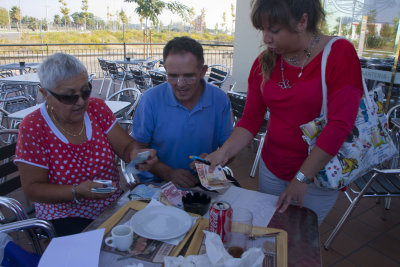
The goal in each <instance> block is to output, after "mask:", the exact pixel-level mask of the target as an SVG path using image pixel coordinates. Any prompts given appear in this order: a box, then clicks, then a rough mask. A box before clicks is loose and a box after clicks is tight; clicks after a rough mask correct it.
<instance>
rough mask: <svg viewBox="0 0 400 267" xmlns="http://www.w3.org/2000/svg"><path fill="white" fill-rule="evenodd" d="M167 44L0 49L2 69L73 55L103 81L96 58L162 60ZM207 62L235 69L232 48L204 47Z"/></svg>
mask: <svg viewBox="0 0 400 267" xmlns="http://www.w3.org/2000/svg"><path fill="white" fill-rule="evenodd" d="M164 46H165V44H164V43H162V44H160V43H156V44H147V43H104V44H103V43H78V44H19V45H15V44H2V45H0V65H1V64H8V63H15V62H20V61H24V62H26V63H30V62H42V61H43V60H44V59H45V58H46V57H47V56H49V55H51V54H53V53H57V52H65V53H68V54H71V55H74V56H75V57H77V58H78V59H79V60H81V61H82V63H83V64H84V65H85V66H86V68H87V70H88V72H89V73H96V77H99V78H100V77H103V72H102V71H101V69H100V65H99V63H98V60H97V58H104V59H106V60H118V59H120V60H121V59H124V58H126V57H130V58H132V59H134V58H140V59H143V58H147V57H149V56H153V57H157V58H160V59H162V51H163V48H164ZM203 48H204V59H205V63H206V64H207V65H212V64H223V65H226V66H228V67H229V68H230V69H231V73H232V66H233V44H203Z"/></svg>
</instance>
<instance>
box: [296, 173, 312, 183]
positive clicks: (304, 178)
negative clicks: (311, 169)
mask: <svg viewBox="0 0 400 267" xmlns="http://www.w3.org/2000/svg"><path fill="white" fill-rule="evenodd" d="M296 179H297V180H298V181H299V182H301V183H304V184H309V183H311V180H310V179H308V178H307V176H305V175H304V174H303V173H301V172H297V174H296Z"/></svg>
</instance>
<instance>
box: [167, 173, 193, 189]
mask: <svg viewBox="0 0 400 267" xmlns="http://www.w3.org/2000/svg"><path fill="white" fill-rule="evenodd" d="M168 181H171V182H172V183H174V185H175V186H179V187H183V188H189V187H193V186H195V185H196V184H197V179H196V177H195V176H194V175H193V174H192V173H191V172H190V171H188V170H184V169H177V170H172V171H171V172H170V173H169V175H168Z"/></svg>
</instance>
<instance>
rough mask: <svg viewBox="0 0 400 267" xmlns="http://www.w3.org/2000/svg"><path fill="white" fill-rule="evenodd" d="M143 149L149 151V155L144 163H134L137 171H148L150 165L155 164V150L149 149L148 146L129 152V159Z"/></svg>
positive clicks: (156, 160) (156, 159)
mask: <svg viewBox="0 0 400 267" xmlns="http://www.w3.org/2000/svg"><path fill="white" fill-rule="evenodd" d="M144 151H149V152H150V153H149V157H148V158H147V160H146V161H145V162H144V163H142V164H137V165H136V169H138V170H139V171H148V170H150V169H151V167H152V166H153V165H154V164H156V163H157V162H158V158H157V155H156V154H157V152H156V151H155V150H154V149H149V148H145V149H134V150H132V151H131V153H130V157H131V159H134V158H136V157H137V154H138V153H140V152H144Z"/></svg>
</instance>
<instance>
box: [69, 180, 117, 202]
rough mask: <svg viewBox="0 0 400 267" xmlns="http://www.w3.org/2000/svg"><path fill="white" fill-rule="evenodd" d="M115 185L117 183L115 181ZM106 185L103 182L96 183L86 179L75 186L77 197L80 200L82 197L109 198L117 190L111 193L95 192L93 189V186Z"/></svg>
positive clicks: (100, 186)
mask: <svg viewBox="0 0 400 267" xmlns="http://www.w3.org/2000/svg"><path fill="white" fill-rule="evenodd" d="M113 186H114V187H115V184H114V183H113ZM103 187H104V185H103V184H101V183H96V182H93V181H91V180H87V181H84V182H82V183H80V184H78V185H77V186H76V187H75V191H76V197H77V198H78V200H79V199H80V198H92V199H99V198H108V197H110V196H112V195H113V194H114V193H115V190H114V191H112V192H110V193H94V192H92V191H91V189H92V188H103Z"/></svg>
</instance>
